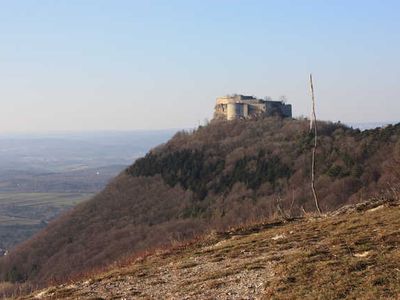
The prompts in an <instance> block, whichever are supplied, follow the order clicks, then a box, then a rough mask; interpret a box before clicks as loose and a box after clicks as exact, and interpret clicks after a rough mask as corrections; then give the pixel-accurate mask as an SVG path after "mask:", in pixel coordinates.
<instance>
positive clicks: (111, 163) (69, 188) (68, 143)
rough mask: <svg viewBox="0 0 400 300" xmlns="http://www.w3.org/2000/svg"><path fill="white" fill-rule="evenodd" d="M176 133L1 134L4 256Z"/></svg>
mask: <svg viewBox="0 0 400 300" xmlns="http://www.w3.org/2000/svg"><path fill="white" fill-rule="evenodd" d="M174 132H175V131H174V130H163V131H133V132H87V133H53V134H13V135H10V134H9V135H0V255H3V254H5V253H6V249H9V248H11V247H13V246H14V245H15V244H17V243H19V242H21V241H23V240H25V239H27V238H29V237H30V236H32V235H33V234H34V233H36V232H37V231H38V230H40V229H42V228H44V227H45V226H46V225H47V224H48V222H49V221H51V220H52V219H53V218H55V217H56V216H58V215H59V214H61V213H62V212H64V211H66V210H68V209H69V208H71V207H72V206H74V205H76V204H77V203H79V202H81V201H84V200H87V199H89V198H90V197H92V196H93V195H94V194H95V193H97V192H99V191H100V190H101V189H103V187H104V186H105V185H106V184H107V183H108V182H109V180H110V179H111V178H113V177H115V176H116V175H117V174H119V173H120V172H121V171H122V170H123V169H124V168H125V167H126V166H128V165H130V164H131V163H132V162H133V161H134V160H135V159H136V158H138V157H141V156H143V155H144V154H145V153H146V152H147V151H148V150H149V149H150V148H152V147H154V146H156V145H158V144H160V143H163V142H165V141H166V140H168V139H169V138H170V137H171V136H172V135H173V134H174Z"/></svg>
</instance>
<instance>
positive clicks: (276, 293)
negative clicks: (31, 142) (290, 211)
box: [20, 190, 400, 300]
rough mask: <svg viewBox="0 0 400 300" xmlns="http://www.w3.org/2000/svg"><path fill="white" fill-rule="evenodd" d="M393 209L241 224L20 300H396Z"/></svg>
mask: <svg viewBox="0 0 400 300" xmlns="http://www.w3.org/2000/svg"><path fill="white" fill-rule="evenodd" d="M397 191H398V190H396V193H397ZM399 205H400V199H399V198H398V194H397V195H395V194H394V193H392V194H391V196H389V197H388V196H384V197H382V198H381V199H375V200H371V201H366V202H363V203H361V204H357V205H349V206H346V207H343V208H341V209H340V210H337V211H335V212H333V213H330V214H326V215H324V216H316V215H313V216H308V217H304V218H300V219H292V220H277V221H275V222H264V223H260V224H256V225H253V226H248V227H239V228H236V229H234V230H230V231H227V232H223V233H218V234H212V235H209V236H207V237H205V238H204V239H201V240H200V241H196V242H193V243H191V244H184V245H180V246H178V247H173V248H170V249H167V250H164V251H157V252H155V253H153V254H150V255H148V256H145V257H142V258H139V259H136V260H135V261H134V262H133V263H131V264H129V265H128V266H125V267H123V268H121V267H120V268H114V269H113V270H111V271H109V272H106V273H102V274H100V275H96V276H92V277H91V278H86V279H84V280H81V281H78V282H71V283H68V284H64V285H60V286H56V287H50V288H47V289H45V290H41V291H38V292H35V293H33V294H32V295H31V296H27V297H22V298H20V299H21V300H22V299H25V300H27V299H54V297H55V298H57V299H77V298H79V299H94V298H95V299H110V298H119V299H149V298H150V299H160V298H165V297H169V298H173V299H189V298H190V299H204V298H208V297H212V298H213V299H255V298H256V299H289V298H290V299H304V297H308V298H315V297H317V296H318V297H324V298H325V299H337V298H362V299H376V298H393V299H394V298H395V297H396V295H398V293H399V292H400V284H399V281H398V280H397V279H398V276H399V274H398V272H399V267H400V261H399V260H398V258H400V256H399V253H398V251H396V247H397V246H399V245H400V235H399V234H398V231H396V227H397V226H398V225H400V223H399V216H400V207H399ZM305 229H307V230H305ZM313 231H314V232H313ZM396 232H397V233H396ZM292 260H294V261H292ZM299 261H301V262H302V263H303V264H304V265H298V262H299ZM382 264H383V265H382ZM389 266H390V267H389ZM340 271H342V272H345V273H346V276H348V278H340V277H341V276H340V274H338V273H339V272H340ZM310 272H311V273H310ZM310 274H311V275H310ZM307 276H310V277H309V278H307ZM331 277H332V278H336V279H337V280H338V282H332V281H330V279H331ZM342 277H343V276H342ZM339 278H340V279H339Z"/></svg>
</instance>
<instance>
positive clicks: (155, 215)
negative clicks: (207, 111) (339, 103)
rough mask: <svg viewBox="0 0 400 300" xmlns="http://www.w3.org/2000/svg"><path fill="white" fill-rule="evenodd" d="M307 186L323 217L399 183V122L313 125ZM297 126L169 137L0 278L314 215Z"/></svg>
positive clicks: (17, 254) (78, 270) (57, 272)
mask: <svg viewBox="0 0 400 300" xmlns="http://www.w3.org/2000/svg"><path fill="white" fill-rule="evenodd" d="M318 128H319V146H318V151H317V154H316V165H317V169H316V170H317V174H316V181H315V186H316V189H317V190H318V196H319V201H320V205H321V208H322V210H323V211H330V210H332V209H335V208H337V207H339V206H341V205H343V204H347V203H356V202H360V201H362V200H365V199H367V198H369V197H370V196H373V195H375V194H376V193H378V192H379V191H381V190H382V189H386V188H388V187H389V186H390V185H391V184H394V183H395V182H398V180H399V179H400V174H399V169H400V168H399V163H400V138H399V137H400V124H399V125H396V126H389V127H387V128H384V129H375V130H369V131H364V132H360V131H359V130H353V129H350V128H347V127H345V126H343V125H341V124H332V123H325V122H319V123H318ZM312 139H313V135H312V134H310V133H309V126H308V122H307V121H306V120H283V119H278V118H265V119H260V120H249V121H232V122H216V123H212V124H210V125H208V126H205V127H200V128H198V129H197V130H195V131H194V132H190V133H189V132H179V133H178V134H176V135H175V137H174V138H172V139H171V140H170V141H169V142H168V143H166V144H165V145H162V146H159V147H158V148H156V149H153V150H152V151H151V152H150V153H149V154H148V155H147V156H146V157H144V158H143V159H140V160H138V161H137V162H136V163H135V164H134V165H132V166H131V167H130V168H128V169H127V170H126V171H125V172H123V173H121V174H120V175H119V176H118V177H117V178H116V179H115V180H113V181H112V182H111V183H110V184H109V185H108V186H107V188H106V189H105V190H104V191H102V192H101V193H100V194H98V195H97V196H95V197H94V198H93V199H91V200H90V201H88V202H85V203H83V204H80V205H78V206H77V207H76V208H75V209H74V210H72V211H71V212H69V213H67V214H65V215H64V216H62V217H61V218H59V219H58V220H56V221H54V222H53V223H51V224H50V225H49V226H48V227H47V228H46V229H45V230H44V231H42V232H40V233H39V234H37V235H36V236H35V237H34V238H32V239H31V240H29V241H27V242H25V243H23V244H22V245H20V246H19V247H17V248H15V249H14V250H13V251H11V253H10V255H9V256H7V257H6V258H3V259H2V260H1V261H0V276H1V279H2V280H5V281H11V282H24V281H29V282H31V283H32V284H45V283H46V282H51V281H62V280H65V279H67V278H69V277H70V276H77V275H79V274H82V273H83V272H86V271H88V270H90V269H93V268H99V267H102V266H106V265H109V264H111V263H113V262H115V261H117V260H120V259H122V258H124V257H126V256H129V255H132V254H133V253H137V252H140V251H143V250H146V249H151V248H156V247H161V246H163V245H168V244H170V243H171V242H173V241H182V240H185V239H189V238H192V237H194V236H196V235H198V234H200V233H203V232H205V231H207V230H209V229H219V230H221V229H224V228H228V227H230V226H233V225H235V224H241V223H244V222H249V221H256V220H262V219H265V218H267V217H271V216H273V215H274V214H276V207H277V200H278V199H279V203H280V207H281V209H282V210H283V211H289V208H290V211H291V214H292V215H299V214H302V209H305V211H307V212H310V211H313V210H314V203H313V199H312V195H311V191H310V188H309V182H310V179H309V178H310V177H309V176H310V159H311V158H310V151H309V150H310V147H312Z"/></svg>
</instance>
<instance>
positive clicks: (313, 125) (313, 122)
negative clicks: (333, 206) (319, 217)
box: [310, 74, 321, 214]
mask: <svg viewBox="0 0 400 300" xmlns="http://www.w3.org/2000/svg"><path fill="white" fill-rule="evenodd" d="M310 87H311V99H312V115H311V118H310V131H311V130H312V129H313V128H314V145H313V148H312V150H311V151H312V157H311V190H312V193H313V196H314V202H315V207H316V208H317V211H318V213H319V214H321V208H320V206H319V201H318V196H317V192H316V190H315V153H316V151H317V142H318V129H317V115H316V113H315V97H314V85H313V80H312V74H310Z"/></svg>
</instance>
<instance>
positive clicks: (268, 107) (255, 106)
mask: <svg viewBox="0 0 400 300" xmlns="http://www.w3.org/2000/svg"><path fill="white" fill-rule="evenodd" d="M275 115H277V116H281V117H286V118H291V117H292V105H290V104H286V103H284V102H282V101H271V100H263V99H257V98H255V97H253V96H244V95H233V96H224V97H219V98H217V102H216V105H215V110H214V119H219V120H236V119H250V118H254V117H258V116H275Z"/></svg>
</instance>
